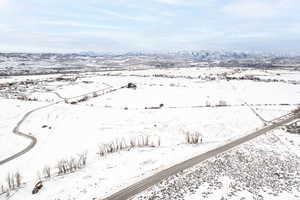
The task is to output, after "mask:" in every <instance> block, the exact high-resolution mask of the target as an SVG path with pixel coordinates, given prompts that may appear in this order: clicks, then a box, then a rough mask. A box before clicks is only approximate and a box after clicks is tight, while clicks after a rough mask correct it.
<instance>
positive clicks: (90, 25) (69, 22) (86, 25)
mask: <svg viewBox="0 0 300 200" xmlns="http://www.w3.org/2000/svg"><path fill="white" fill-rule="evenodd" d="M40 24H49V25H59V26H60V25H61V26H73V27H83V28H84V27H85V28H100V29H113V30H119V29H120V28H119V27H117V26H111V25H101V24H88V23H80V22H76V21H64V20H59V21H52V20H49V21H41V22H40Z"/></svg>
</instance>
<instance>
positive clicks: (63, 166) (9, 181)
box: [0, 152, 87, 196]
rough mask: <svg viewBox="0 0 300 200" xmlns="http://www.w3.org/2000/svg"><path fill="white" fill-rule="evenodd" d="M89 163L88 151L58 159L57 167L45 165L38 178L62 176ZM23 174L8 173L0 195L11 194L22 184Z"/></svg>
mask: <svg viewBox="0 0 300 200" xmlns="http://www.w3.org/2000/svg"><path fill="white" fill-rule="evenodd" d="M86 164H87V152H83V153H80V154H78V156H77V157H76V158H74V157H71V158H69V159H63V160H60V161H58V163H57V166H56V168H54V170H53V171H52V169H51V167H50V166H45V167H44V168H43V170H42V175H41V174H40V173H38V180H40V181H41V180H43V179H50V178H51V177H52V176H60V175H64V174H67V173H72V172H75V171H77V170H79V169H82V168H84V167H85V166H86ZM22 184H23V182H22V176H21V174H20V173H19V172H16V173H8V174H7V177H6V186H5V185H3V184H0V195H2V194H6V195H7V196H9V195H10V192H11V191H13V190H16V189H18V188H20V187H21V186H22Z"/></svg>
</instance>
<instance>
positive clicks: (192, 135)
mask: <svg viewBox="0 0 300 200" xmlns="http://www.w3.org/2000/svg"><path fill="white" fill-rule="evenodd" d="M184 134H185V142H186V143H187V144H199V143H202V135H201V134H200V133H199V132H188V131H187V132H185V133H184Z"/></svg>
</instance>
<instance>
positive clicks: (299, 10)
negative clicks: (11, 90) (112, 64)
mask: <svg viewBox="0 0 300 200" xmlns="http://www.w3.org/2000/svg"><path fill="white" fill-rule="evenodd" d="M202 49H208V50H220V49H224V50H241V51H266V52H297V53H300V1H299V0H85V1H82V0H0V51H5V52H7V51H19V52H20V51H21V52H80V51H96V52H127V51H177V50H202Z"/></svg>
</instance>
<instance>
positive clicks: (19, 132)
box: [0, 101, 61, 165]
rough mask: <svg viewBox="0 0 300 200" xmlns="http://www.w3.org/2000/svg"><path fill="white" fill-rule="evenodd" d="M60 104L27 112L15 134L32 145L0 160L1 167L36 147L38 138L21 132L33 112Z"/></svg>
mask: <svg viewBox="0 0 300 200" xmlns="http://www.w3.org/2000/svg"><path fill="white" fill-rule="evenodd" d="M60 102H61V101H58V102H55V103H52V104H48V105H46V106H42V107H39V108H36V109H34V110H31V111H29V112H27V113H26V114H25V115H24V116H23V117H22V119H21V120H20V121H19V122H18V123H17V125H16V126H15V127H14V129H13V133H14V134H16V135H19V136H21V137H24V138H26V139H28V140H30V144H29V145H28V146H27V147H26V148H24V149H23V150H21V151H20V152H18V153H16V154H14V155H12V156H9V157H8V158H5V159H3V160H0V165H3V164H5V163H7V162H9V161H11V160H13V159H15V158H17V157H19V156H21V155H23V154H25V153H27V152H28V151H30V150H31V149H32V148H33V147H34V146H35V145H36V142H37V140H36V138H35V137H34V136H31V135H28V134H25V133H23V132H21V131H20V130H19V128H20V126H21V124H22V123H23V122H24V121H25V120H26V119H27V118H28V116H29V115H31V114H32V113H33V112H36V111H38V110H41V109H43V108H47V107H50V106H52V105H55V104H57V103H60Z"/></svg>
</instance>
